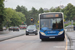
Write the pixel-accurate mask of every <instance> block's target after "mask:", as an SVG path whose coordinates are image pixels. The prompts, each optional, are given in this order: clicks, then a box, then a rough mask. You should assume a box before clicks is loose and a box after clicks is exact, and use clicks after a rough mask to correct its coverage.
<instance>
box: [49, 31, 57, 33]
mask: <svg viewBox="0 0 75 50" xmlns="http://www.w3.org/2000/svg"><path fill="white" fill-rule="evenodd" d="M48 33H56V32H55V31H50V32H48Z"/></svg>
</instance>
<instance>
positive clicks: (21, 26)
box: [19, 25, 27, 29]
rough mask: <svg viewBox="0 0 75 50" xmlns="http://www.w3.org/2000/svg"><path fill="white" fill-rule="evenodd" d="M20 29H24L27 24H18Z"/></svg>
mask: <svg viewBox="0 0 75 50" xmlns="http://www.w3.org/2000/svg"><path fill="white" fill-rule="evenodd" d="M19 27H20V29H26V28H27V25H19Z"/></svg>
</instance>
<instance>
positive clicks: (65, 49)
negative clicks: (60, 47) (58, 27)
mask: <svg viewBox="0 0 75 50" xmlns="http://www.w3.org/2000/svg"><path fill="white" fill-rule="evenodd" d="M65 39H66V48H65V50H67V44H68V42H67V37H66V36H65Z"/></svg>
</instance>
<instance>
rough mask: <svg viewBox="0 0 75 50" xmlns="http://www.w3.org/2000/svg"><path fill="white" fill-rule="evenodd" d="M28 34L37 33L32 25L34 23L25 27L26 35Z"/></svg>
mask: <svg viewBox="0 0 75 50" xmlns="http://www.w3.org/2000/svg"><path fill="white" fill-rule="evenodd" d="M28 34H35V35H37V34H38V33H37V29H36V26H34V25H29V26H28V27H27V29H26V35H28Z"/></svg>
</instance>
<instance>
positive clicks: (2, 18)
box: [0, 0, 4, 31]
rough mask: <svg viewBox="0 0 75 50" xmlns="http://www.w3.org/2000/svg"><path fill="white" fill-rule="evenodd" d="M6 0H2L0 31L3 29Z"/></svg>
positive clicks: (0, 2) (0, 6)
mask: <svg viewBox="0 0 75 50" xmlns="http://www.w3.org/2000/svg"><path fill="white" fill-rule="evenodd" d="M3 2H4V0H0V31H2V30H3V29H2V28H3V20H4V3H3Z"/></svg>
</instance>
